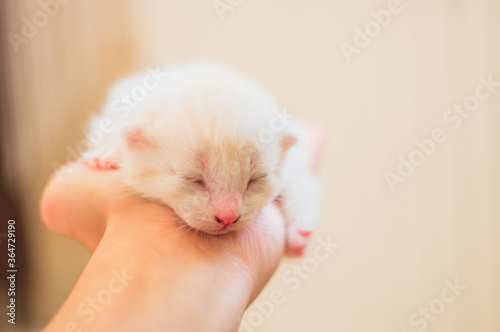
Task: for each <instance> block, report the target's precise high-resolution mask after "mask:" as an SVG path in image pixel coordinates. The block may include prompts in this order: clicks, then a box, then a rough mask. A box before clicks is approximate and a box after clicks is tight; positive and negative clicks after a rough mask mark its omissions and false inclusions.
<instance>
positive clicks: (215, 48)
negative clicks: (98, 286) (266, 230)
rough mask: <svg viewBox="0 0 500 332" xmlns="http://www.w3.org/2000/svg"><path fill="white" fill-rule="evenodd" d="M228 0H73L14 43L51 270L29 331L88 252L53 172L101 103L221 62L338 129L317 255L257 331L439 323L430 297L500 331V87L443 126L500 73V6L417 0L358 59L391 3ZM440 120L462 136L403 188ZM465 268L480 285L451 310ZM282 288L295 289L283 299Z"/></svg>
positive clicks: (36, 247) (21, 157)
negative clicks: (52, 188)
mask: <svg viewBox="0 0 500 332" xmlns="http://www.w3.org/2000/svg"><path fill="white" fill-rule="evenodd" d="M222 2H225V3H233V4H234V6H233V7H234V8H232V9H233V10H232V11H229V12H226V13H225V15H224V20H221V19H220V18H219V16H218V15H217V12H216V10H215V9H214V7H213V2H212V0H203V1H202V0H200V1H195V0H190V1H186V0H184V1H160V0H151V1H139V0H137V1H131V0H129V1H118V0H108V1H83V0H73V1H70V2H69V3H68V4H65V5H61V6H60V8H59V12H58V13H57V14H56V15H55V16H54V17H53V18H50V19H49V20H48V22H47V24H46V26H44V27H43V28H40V29H39V31H38V33H37V34H36V35H35V36H34V37H33V38H31V39H29V41H28V43H27V44H22V45H19V50H18V52H17V53H16V52H15V51H14V49H13V48H12V47H11V45H9V40H8V39H7V38H5V37H3V38H2V43H4V47H5V49H6V51H7V54H6V56H7V58H8V69H9V72H8V73H7V75H8V80H9V82H10V89H11V91H10V93H9V98H10V100H11V102H12V105H11V106H12V108H11V110H12V123H11V124H9V126H8V129H9V130H8V131H7V132H6V133H5V134H6V136H7V137H9V138H10V139H9V140H12V142H13V143H12V144H9V150H8V151H6V153H7V156H9V158H8V161H9V165H8V167H9V168H8V173H7V174H5V175H6V176H7V177H8V178H9V179H10V184H11V189H12V190H13V191H14V192H16V193H17V194H18V195H19V196H20V197H21V198H22V204H23V213H24V215H23V218H25V219H26V220H28V221H29V224H30V228H29V234H28V239H25V241H26V242H27V243H29V249H30V257H31V261H32V262H33V263H34V265H35V266H34V269H35V271H36V277H35V278H34V283H33V284H32V285H31V289H30V292H31V294H32V295H31V300H32V302H31V305H32V306H33V310H34V311H35V313H36V319H35V323H34V324H32V325H31V326H24V327H18V329H17V330H20V329H25V330H37V329H39V328H40V324H45V323H46V322H47V321H48V319H50V317H51V316H52V315H53V314H54V312H55V311H56V310H57V308H58V307H59V306H60V305H61V303H62V301H63V300H64V298H65V297H66V296H67V294H68V292H69V291H70V290H71V288H72V286H73V285H74V283H75V282H76V279H77V277H78V275H79V273H80V272H81V271H82V269H83V267H84V266H85V263H86V261H87V260H88V258H89V255H88V253H87V252H86V251H85V250H84V248H83V247H82V246H80V245H79V244H77V243H75V242H74V241H72V240H70V239H67V238H63V237H61V236H58V235H55V234H51V233H50V232H49V231H47V230H46V229H45V228H44V226H43V225H42V223H41V222H40V219H39V216H38V199H39V196H40V194H41V190H42V188H43V185H44V183H45V181H46V180H47V177H48V176H49V174H50V173H51V172H52V171H53V167H54V165H55V164H57V163H62V162H64V161H65V159H66V155H67V153H66V150H65V149H66V147H70V148H73V149H74V148H75V147H76V146H77V144H78V143H79V142H80V141H81V140H82V138H83V134H82V129H83V127H84V126H85V123H86V121H87V119H88V116H89V114H90V113H91V112H92V111H96V110H98V109H99V107H100V106H101V105H102V103H103V101H104V98H105V96H106V92H107V89H108V88H109V87H110V85H111V84H112V83H113V82H114V81H115V80H116V79H118V78H120V77H121V76H123V75H125V74H127V73H130V72H133V71H135V70H137V69H141V68H143V67H146V66H153V65H155V64H157V63H178V62H182V61H186V60H192V59H202V58H212V59H217V60H220V61H223V62H227V63H231V64H233V65H234V66H235V67H236V68H238V69H240V70H241V71H243V72H244V73H246V74H248V75H249V76H251V77H255V78H258V79H259V80H261V81H262V82H263V83H264V85H265V86H266V87H267V88H268V90H269V91H270V92H271V93H272V94H273V95H274V96H275V97H276V99H277V100H278V101H279V102H280V104H281V105H283V106H284V107H286V108H287V110H288V111H289V112H291V113H293V114H295V115H297V117H298V118H300V119H303V120H307V121H313V122H318V123H321V124H323V125H324V127H325V129H326V130H327V131H328V141H327V145H326V149H325V153H324V158H323V163H322V167H321V171H322V175H321V177H322V185H323V192H324V194H323V204H322V218H321V222H320V225H319V227H318V230H317V232H316V233H315V239H314V240H313V243H312V245H311V247H310V250H309V252H308V253H307V256H306V258H304V259H303V260H287V261H285V262H284V263H283V264H282V265H281V267H280V269H279V270H278V271H277V272H276V275H275V278H274V279H273V280H272V281H271V282H270V284H269V285H268V287H267V289H266V291H265V292H264V293H263V294H262V296H261V297H260V298H259V299H258V300H257V301H256V303H255V305H254V306H252V307H251V308H250V309H249V310H248V311H247V315H246V317H245V322H246V323H247V324H249V326H250V327H251V328H247V329H243V328H242V329H241V330H242V331H287V332H293V331H311V332H312V331H346V332H358V331H360V332H361V331H363V332H364V331H394V332H396V331H397V332H403V331H408V332H410V331H417V330H419V329H418V327H421V326H422V325H419V326H412V325H411V324H410V322H409V318H410V316H411V315H412V314H413V313H414V312H418V310H420V309H419V308H420V307H429V305H431V306H434V307H433V308H434V309H431V312H432V311H434V312H435V313H436V310H437V311H438V312H439V311H440V310H441V311H442V312H439V314H438V315H435V316H436V317H435V318H433V319H432V321H429V322H428V326H427V327H426V329H425V330H426V331H453V332H470V331H475V332H476V331H478V332H487V331H488V332H495V331H500V318H499V314H500V286H499V281H500V245H499V242H498V240H499V235H500V234H499V232H500V226H499V221H500V204H498V200H499V198H500V176H499V175H498V169H499V167H500V152H499V148H498V144H499V143H500V141H499V139H500V132H499V129H498V128H499V125H500V113H499V108H500V91H496V92H495V93H493V94H491V96H490V97H489V98H487V99H486V100H484V101H481V102H480V106H479V109H478V110H477V111H475V112H473V113H472V114H471V116H470V117H469V118H467V119H464V121H463V123H462V125H461V127H460V128H459V129H457V130H453V129H452V128H451V126H450V124H449V123H446V122H444V121H443V114H444V112H445V111H446V110H447V109H448V108H450V107H452V106H453V104H454V103H459V102H462V101H463V100H464V99H465V98H466V97H468V96H472V95H473V94H474V91H475V88H476V86H477V85H478V83H479V81H478V77H479V76H481V75H483V76H485V77H487V76H488V75H489V74H492V75H493V79H494V80H497V81H500V65H499V63H498V59H499V58H500V40H499V37H498V36H499V32H500V31H499V30H500V21H499V20H498V17H499V15H500V2H498V1H495V0H489V1H488V0H468V1H466V0H463V1H451V0H447V1H445V0H441V1H424V0H419V1H409V0H401V6H402V12H401V13H399V14H397V15H393V16H392V20H391V22H390V23H389V24H388V25H387V26H386V27H383V28H382V29H381V31H380V33H379V34H378V36H376V37H374V38H372V41H371V43H370V44H369V45H368V46H367V47H365V48H363V49H361V50H360V52H359V54H355V55H354V56H353V57H352V61H351V62H350V63H349V62H348V61H347V60H346V58H345V57H344V56H343V54H342V52H341V50H340V44H341V43H342V42H348V43H351V44H352V43H353V39H354V35H355V32H354V31H355V30H354V29H355V27H360V28H364V27H365V25H366V24H371V23H370V22H371V21H373V18H372V17H371V16H370V12H371V11H372V10H375V11H379V10H381V9H384V8H386V7H387V4H388V1H384V0H377V1H374V0H371V1H352V0H351V1H348V0H343V1H327V0H323V1H319V0H318V1H285V0H272V1H270V0H246V1H237V0H232V1H229V0H222ZM238 3H239V4H238ZM4 6H5V7H6V12H7V13H8V15H6V16H7V18H8V20H7V22H6V24H7V27H8V31H12V32H15V33H18V34H21V28H22V24H23V22H22V20H21V19H22V18H23V17H27V18H28V19H30V20H31V17H32V16H33V15H34V14H35V13H37V12H38V11H40V10H41V7H40V5H39V3H38V1H8V2H6V3H5V4H4ZM497 89H498V90H500V87H499V88H497ZM434 128H442V129H443V130H444V132H445V133H446V135H447V140H446V141H445V142H444V143H442V144H439V145H438V146H437V148H436V150H435V152H434V153H433V154H432V155H431V156H430V157H427V158H426V159H425V161H424V162H423V164H422V165H420V166H418V167H417V168H416V170H415V172H414V173H413V174H412V175H411V176H409V177H408V178H406V180H405V182H404V183H399V184H398V185H397V186H396V191H395V192H392V191H391V190H390V188H389V186H388V184H387V183H386V181H385V179H384V173H385V172H386V171H391V172H397V166H398V163H399V161H398V156H399V155H402V156H404V157H405V158H408V156H409V155H410V153H411V152H412V151H414V150H415V149H416V145H415V143H414V140H416V139H419V140H423V139H424V138H427V137H430V135H431V132H432V131H433V129H434ZM328 237H331V239H332V240H333V241H334V242H336V243H338V244H339V245H340V246H339V247H338V248H336V249H335V251H334V252H333V253H332V254H331V255H330V256H328V259H327V260H325V261H319V260H318V258H317V257H316V258H315V255H314V249H315V248H316V246H317V242H316V240H317V239H318V238H321V239H325V240H326V239H328ZM307 257H309V258H307ZM315 263H317V265H315ZM294 265H296V266H299V267H300V268H301V269H302V270H304V269H307V270H308V271H309V272H307V273H306V274H305V275H302V276H303V277H304V279H305V278H306V277H307V279H305V280H302V281H301V282H300V283H299V284H298V289H297V290H296V291H293V290H292V284H291V283H290V282H287V281H286V280H284V279H283V278H285V277H286V276H290V273H294V272H293V271H296V270H294V269H293V266H294ZM455 278H457V279H458V282H459V283H460V284H461V285H465V286H466V287H467V289H465V290H462V291H461V295H459V296H458V297H456V298H455V300H453V301H448V302H451V303H447V304H444V307H440V303H443V302H440V301H441V300H439V299H440V298H441V293H442V291H443V290H444V289H446V288H447V286H446V280H450V281H452V282H453V280H454V279H455ZM273 291H275V293H276V292H282V293H283V294H284V295H283V296H284V297H285V299H284V301H282V302H283V303H281V302H280V304H277V305H275V306H274V308H271V307H270V306H269V303H270V302H269V301H270V300H269V299H271V293H272V292H273ZM446 292H447V291H445V293H446ZM446 294H448V295H447V296H449V295H450V294H452V293H450V292H447V293H446ZM448 298H449V297H448ZM257 304H260V306H257ZM420 319H421V317H420ZM2 323H3V322H2ZM0 326H2V325H0ZM421 330H422V331H423V330H424V329H421Z"/></svg>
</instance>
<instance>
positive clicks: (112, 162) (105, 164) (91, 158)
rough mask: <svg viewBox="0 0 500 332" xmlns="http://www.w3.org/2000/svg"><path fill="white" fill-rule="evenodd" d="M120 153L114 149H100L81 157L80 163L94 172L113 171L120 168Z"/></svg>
mask: <svg viewBox="0 0 500 332" xmlns="http://www.w3.org/2000/svg"><path fill="white" fill-rule="evenodd" d="M120 159H121V152H120V150H118V149H115V148H100V149H96V150H92V151H88V152H86V153H84V154H83V155H82V158H81V159H80V161H81V163H82V164H83V165H84V166H86V167H88V168H90V169H95V170H115V169H118V168H120Z"/></svg>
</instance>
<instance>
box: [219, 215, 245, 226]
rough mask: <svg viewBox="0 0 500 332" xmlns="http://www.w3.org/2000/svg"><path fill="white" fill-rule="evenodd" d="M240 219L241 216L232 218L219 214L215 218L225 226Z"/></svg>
mask: <svg viewBox="0 0 500 332" xmlns="http://www.w3.org/2000/svg"><path fill="white" fill-rule="evenodd" d="M238 219H240V216H236V217H231V218H221V217H219V216H215V220H217V222H218V223H219V224H222V225H224V226H227V225H231V224H234V223H235V222H237V221H238Z"/></svg>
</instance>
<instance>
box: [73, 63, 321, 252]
mask: <svg viewBox="0 0 500 332" xmlns="http://www.w3.org/2000/svg"><path fill="white" fill-rule="evenodd" d="M164 70H165V71H164V72H163V73H164V75H163V76H162V78H163V79H162V80H159V79H158V75H156V76H157V77H152V75H154V73H152V72H151V71H150V72H143V73H140V74H136V75H134V76H131V77H129V78H126V79H124V80H122V81H121V82H119V83H118V84H117V85H116V86H115V88H114V89H113V90H112V91H111V93H110V96H109V99H108V102H107V103H106V105H105V106H104V110H103V112H102V114H100V115H99V116H97V117H95V118H94V119H93V120H92V122H91V125H90V126H91V130H99V128H102V127H103V123H104V122H105V121H107V122H106V123H107V124H108V125H109V124H110V123H111V125H110V126H107V127H110V128H111V129H112V130H109V131H110V132H109V133H108V134H107V135H105V137H104V139H103V141H102V143H101V144H100V145H99V146H98V147H96V148H94V149H92V150H90V151H88V152H86V153H85V154H84V155H83V156H82V159H81V160H82V162H84V163H85V164H86V165H88V166H90V167H91V168H94V169H116V170H117V171H118V172H120V173H121V175H122V178H123V181H124V182H125V183H126V184H127V185H129V186H130V187H132V188H134V189H135V190H136V191H137V192H139V193H141V194H142V195H143V196H145V197H148V198H150V199H154V200H156V201H159V202H162V203H164V204H167V205H168V206H170V207H171V208H172V209H173V210H174V211H175V213H176V214H177V215H178V216H179V217H180V218H181V219H182V220H183V221H184V222H185V223H186V224H188V225H189V226H191V227H193V228H195V229H199V230H201V231H203V232H206V233H210V234H222V233H226V232H229V231H236V230H238V229H242V228H244V227H246V226H247V225H248V224H249V223H251V222H252V221H253V220H254V219H256V218H257V217H258V216H259V214H260V211H261V209H262V208H263V207H264V206H265V205H267V204H268V203H269V202H270V201H271V200H273V199H275V198H277V197H278V196H279V197H280V200H281V201H282V203H283V210H284V212H285V217H286V222H287V225H286V226H287V231H288V238H287V252H288V253H289V254H292V255H302V253H303V250H304V248H305V245H306V243H307V238H308V237H309V235H310V233H311V231H312V228H313V225H314V222H315V220H316V218H317V210H318V209H317V202H318V198H317V196H318V194H317V186H316V182H315V179H314V177H313V175H312V173H311V170H310V167H309V160H308V158H307V153H306V152H307V151H306V150H305V142H304V137H303V135H302V133H301V132H300V131H299V129H298V128H297V127H295V126H293V125H292V124H291V123H289V121H288V120H286V119H284V118H283V116H282V115H281V114H280V113H279V111H278V109H277V107H276V105H275V103H274V101H273V100H272V99H271V98H270V97H269V96H268V95H267V94H266V93H265V92H264V91H263V90H262V89H261V88H260V87H259V86H258V85H257V84H256V83H255V82H253V81H250V80H248V79H246V78H244V77H243V76H241V75H239V74H238V73H236V72H234V71H233V70H231V69H229V68H227V67H225V66H222V65H220V64H216V63H212V62H202V63H192V64H188V65H184V66H179V67H171V68H165V69H164ZM165 73H166V74H165ZM155 79H156V81H155ZM134 94H135V96H136V99H138V100H135V101H131V100H130V96H131V95H132V96H134ZM125 98H127V99H128V101H127V105H128V108H127V107H124V105H121V106H119V107H118V101H120V100H127V99H125ZM137 101H139V102H137ZM110 128H108V129H110Z"/></svg>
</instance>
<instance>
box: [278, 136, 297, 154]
mask: <svg viewBox="0 0 500 332" xmlns="http://www.w3.org/2000/svg"><path fill="white" fill-rule="evenodd" d="M296 142H297V139H296V138H295V137H294V136H292V135H286V136H284V137H283V138H282V139H281V149H282V151H283V152H286V151H287V150H288V149H289V148H291V147H292V146H293V145H294V144H295V143H296Z"/></svg>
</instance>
